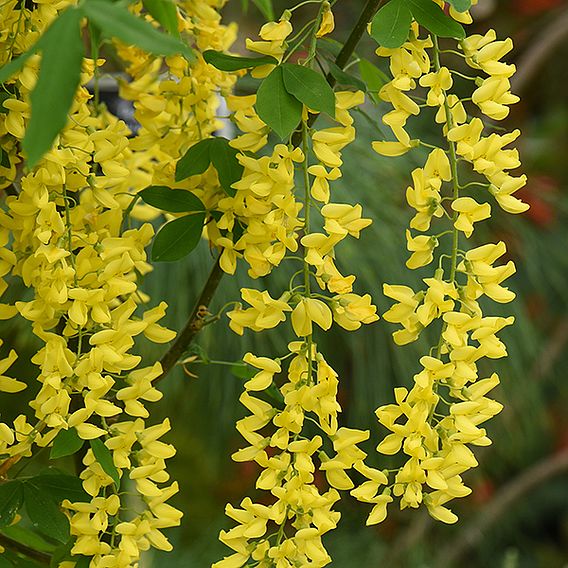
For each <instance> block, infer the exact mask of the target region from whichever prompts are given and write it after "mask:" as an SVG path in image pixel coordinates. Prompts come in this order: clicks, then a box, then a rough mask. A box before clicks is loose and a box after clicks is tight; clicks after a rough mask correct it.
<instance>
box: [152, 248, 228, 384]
mask: <svg viewBox="0 0 568 568" xmlns="http://www.w3.org/2000/svg"><path fill="white" fill-rule="evenodd" d="M222 278H223V270H222V269H221V267H220V266H219V259H217V260H216V262H215V264H214V265H213V267H212V268H211V272H210V273H209V276H208V278H207V281H206V282H205V285H204V286H203V290H201V294H199V297H198V298H197V300H196V302H195V304H194V306H193V309H192V311H191V314H190V315H189V318H188V320H187V323H186V324H185V326H184V328H183V329H182V330H181V331H180V332H179V334H178V336H177V338H176V340H175V342H174V344H173V345H172V346H171V347H170V348H169V349H168V350H167V351H166V353H165V354H164V356H163V357H162V359H161V360H160V363H161V364H162V375H161V376H160V377H158V379H156V382H157V381H161V380H162V379H164V378H165V377H166V375H167V374H168V373H169V372H170V371H171V370H172V369H173V368H174V366H175V364H176V363H177V362H178V361H179V359H180V358H181V356H182V355H183V354H184V353H185V351H186V350H187V348H188V347H189V346H190V345H191V342H192V341H193V339H194V338H195V336H196V335H197V334H198V333H199V332H200V331H201V329H202V328H203V324H204V321H203V318H202V317H201V316H200V313H201V311H202V309H203V307H204V306H205V307H207V306H209V304H210V303H211V300H212V299H213V296H214V295H215V292H216V291H217V288H218V287H219V284H220V283H221V279H222Z"/></svg>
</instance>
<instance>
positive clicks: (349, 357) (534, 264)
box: [1, 0, 568, 568]
mask: <svg viewBox="0 0 568 568" xmlns="http://www.w3.org/2000/svg"><path fill="white" fill-rule="evenodd" d="M295 3H296V2H275V12H276V14H277V16H278V15H279V14H280V13H281V11H282V10H283V9H285V8H287V7H290V6H292V5H294V4H295ZM246 4H247V3H242V2H241V1H240V0H231V2H229V4H228V6H227V8H226V10H225V17H226V20H227V21H231V20H234V21H237V22H238V23H239V27H240V34H239V36H240V38H241V39H240V40H239V41H241V42H242V41H243V40H242V38H244V37H246V36H250V37H254V36H255V35H256V33H257V30H258V27H259V26H260V25H261V24H262V22H263V19H262V15H261V14H260V12H259V11H258V10H257V9H256V8H255V5H254V3H253V2H252V1H251V2H250V3H248V7H247V5H246ZM363 4H364V2H363V0H349V1H347V0H339V1H338V2H337V5H336V7H335V8H334V12H335V14H336V26H337V28H336V32H335V34H334V36H333V37H335V38H336V39H337V40H339V41H342V40H344V39H345V38H346V37H347V35H348V34H349V31H350V29H351V27H352V26H353V25H354V23H355V22H356V20H357V18H358V15H359V12H360V10H361V8H362V6H363ZM245 8H246V13H245ZM310 9H313V8H310V7H309V6H308V7H307V8H306V10H305V11H304V12H302V14H305V17H309V15H310V12H309V10H310ZM298 27H299V26H298ZM472 28H473V30H475V31H478V32H479V33H485V32H486V31H487V29H489V28H494V29H495V30H496V31H497V35H498V37H500V38H503V37H506V36H511V37H512V38H513V41H514V44H515V49H514V51H513V53H512V54H510V56H509V61H510V62H514V63H515V64H516V65H517V68H518V73H517V76H516V78H515V81H514V86H513V92H515V93H517V94H519V95H520V96H521V99H522V101H521V102H520V103H519V104H517V105H515V106H514V107H513V108H512V112H511V115H510V116H509V118H508V119H506V120H505V121H504V122H503V123H500V126H503V127H504V128H506V129H507V130H512V129H514V128H520V129H521V131H522V134H523V136H522V138H520V139H519V141H517V144H518V146H519V149H520V153H521V159H522V161H523V171H524V172H526V173H527V175H528V177H529V183H528V185H527V187H526V188H525V189H524V190H522V192H523V194H522V198H523V199H524V200H525V201H527V202H529V203H530V204H531V209H530V210H529V211H528V212H527V213H526V214H524V215H522V216H517V217H513V216H511V215H507V214H504V213H502V212H501V211H500V210H499V209H498V207H497V206H494V207H493V208H492V209H493V213H494V215H493V217H492V219H491V221H490V223H485V224H482V225H480V226H479V229H477V230H476V232H475V233H474V237H473V239H474V240H475V239H478V241H479V243H480V244H482V243H485V242H489V241H493V242H496V241H497V240H504V241H505V242H506V243H507V245H508V249H509V255H510V257H511V258H512V259H513V260H514V261H515V263H516V265H517V274H516V275H515V276H514V277H513V278H512V279H511V281H510V283H509V286H510V287H511V288H512V289H513V290H515V291H516V292H517V294H518V297H517V300H516V301H515V302H514V303H513V304H512V305H505V306H501V305H496V304H491V306H490V307H489V308H488V310H487V311H488V313H491V314H494V315H514V316H515V317H516V323H515V325H514V326H512V327H508V328H506V329H505V330H504V331H503V332H502V333H501V337H502V339H503V340H504V341H505V343H506V344H507V346H508V350H509V357H508V358H507V359H505V360H501V361H490V366H489V365H488V366H487V367H486V368H483V369H482V374H485V373H486V372H487V373H489V372H490V371H491V370H493V369H495V370H496V371H497V372H498V373H499V374H500V377H501V386H500V387H499V389H496V391H494V394H495V398H497V399H498V400H499V401H500V402H502V403H503V404H504V405H505V409H504V411H503V412H502V413H501V414H500V415H498V416H497V417H496V418H494V419H493V420H492V421H491V422H490V423H489V426H488V429H489V432H490V434H489V435H490V437H491V438H492V439H493V445H492V446H490V447H487V448H480V449H481V450H482V451H478V452H477V455H478V459H479V462H480V466H479V467H478V468H476V469H475V470H473V471H471V472H470V473H469V474H468V475H467V477H466V483H467V484H468V485H470V486H471V487H472V488H473V494H472V495H470V496H469V497H467V498H465V499H459V500H456V501H454V502H453V510H454V511H455V512H456V513H457V514H458V515H459V516H460V522H459V523H458V524H457V525H454V526H446V525H443V524H441V523H437V522H435V521H432V520H431V519H430V518H429V517H428V515H427V514H425V513H424V512H423V511H418V512H417V511H409V510H405V511H402V512H399V511H397V510H396V508H395V507H393V508H392V509H391V514H390V515H389V517H388V518H387V520H386V521H385V522H384V523H382V524H380V525H378V526H376V527H371V528H368V527H365V519H366V515H367V514H368V512H369V511H368V507H367V506H365V505H364V504H361V503H357V502H355V500H353V499H352V498H350V496H349V495H345V496H344V498H343V499H342V501H341V504H340V510H341V513H342V522H341V523H340V526H339V528H338V529H337V530H336V531H333V532H332V533H330V534H329V535H328V536H327V537H326V539H325V542H326V546H327V548H328V550H329V552H330V554H331V556H332V558H333V564H332V565H333V566H335V567H337V568H350V567H355V566H357V567H358V566H361V567H365V568H379V567H385V566H388V567H402V568H406V567H408V568H419V567H424V568H426V567H431V568H445V567H451V566H458V565H460V566H464V567H472V568H473V567H475V568H478V567H479V568H482V567H488V568H493V567H499V568H501V567H503V568H517V567H519V568H521V567H522V568H525V567H526V568H540V567H542V568H561V567H564V566H568V412H567V410H566V409H567V408H568V383H567V380H566V376H565V375H566V373H567V371H568V254H567V248H568V191H567V184H568V100H567V92H568V71H567V65H566V62H567V61H568V3H567V2H566V1H565V0H509V1H492V0H480V6H479V7H478V9H477V14H476V23H475V24H474V25H473V26H472ZM469 33H473V31H472V30H471V28H470V31H469ZM235 49H236V50H237V51H238V50H239V49H240V47H239V46H237V47H236V48H235ZM357 53H358V55H359V56H360V57H365V58H368V59H371V60H372V61H373V62H374V63H376V64H378V65H379V66H383V67H382V68H383V70H385V71H386V66H385V65H384V64H385V62H384V61H378V59H377V58H376V57H375V56H374V55H373V45H372V42H371V41H370V40H364V41H363V42H362V43H361V45H360V47H359V48H358V50H357ZM354 69H356V67H355V68H354ZM247 88H248V87H247V84H246V83H243V84H242V85H241V86H240V89H242V92H246V91H247ZM458 88H459V87H458ZM384 112H385V108H383V107H382V106H381V105H379V106H378V107H377V106H376V105H374V104H373V103H372V102H369V103H368V104H367V106H366V107H365V114H367V115H368V116H364V115H363V114H361V115H358V117H357V123H356V126H357V129H358V132H359V136H358V139H357V141H356V142H355V143H354V144H353V145H352V146H350V147H348V148H347V149H346V150H345V152H344V162H345V166H344V169H343V174H344V175H343V178H342V179H341V180H340V181H339V182H335V185H334V188H333V189H332V191H333V195H334V197H333V199H334V200H335V201H343V202H349V203H356V202H358V203H361V204H362V205H363V208H364V212H365V216H366V217H371V218H372V219H373V220H374V223H373V225H372V226H371V227H370V228H369V229H367V230H366V231H364V232H363V233H362V237H361V240H359V241H357V240H354V239H351V240H348V241H347V242H344V243H342V244H341V248H340V249H339V250H338V258H339V266H340V269H342V271H343V272H344V273H355V274H356V275H357V282H356V287H355V291H356V292H358V293H360V294H363V293H367V292H369V293H371V295H372V296H373V298H374V301H375V303H376V304H377V305H378V308H379V312H380V313H383V312H384V311H385V310H386V309H388V307H389V305H390V301H388V299H386V298H384V297H383V295H382V291H381V290H382V284H383V283H384V282H387V283H396V284H407V285H409V286H413V287H417V286H419V283H420V280H421V278H423V277H424V276H425V275H426V274H428V271H429V269H428V267H427V268H426V270H425V271H424V272H421V271H410V270H408V269H406V267H405V266H404V262H405V260H406V256H405V254H403V253H405V250H406V243H405V239H404V231H405V228H406V227H407V225H408V221H409V219H410V217H411V210H410V209H409V208H408V206H407V205H406V202H405V198H404V195H405V190H406V187H407V185H408V183H409V180H410V172H411V170H412V169H413V168H415V167H417V166H419V165H421V164H422V163H423V159H424V155H421V154H420V152H412V153H410V154H408V155H406V156H403V157H401V158H395V159H392V158H381V157H380V156H377V155H376V154H375V153H374V152H372V150H371V148H370V142H371V141H372V140H376V139H383V138H384V136H383V134H382V132H381V125H380V116H381V115H382V114H383V113H384ZM369 117H370V119H369ZM431 123H432V122H431V118H429V116H428V115H427V113H423V118H422V120H418V121H416V122H414V123H413V126H412V128H413V129H414V131H415V132H418V133H420V132H423V133H424V136H425V137H430V139H432V133H431V127H430V124H431ZM475 244H476V243H475V242H474V243H473V244H472V246H475ZM342 259H347V261H342ZM212 262H213V258H212V257H211V254H210V252H209V250H208V248H207V246H206V245H205V243H202V246H201V247H200V248H199V249H198V250H197V251H195V252H194V253H192V255H190V257H189V258H188V259H187V260H185V261H183V262H179V263H173V264H162V265H157V266H156V269H155V271H154V272H153V273H152V274H150V275H149V276H147V277H146V281H145V282H144V289H145V291H146V292H148V293H149V294H150V295H151V297H152V298H153V302H154V303H157V302H158V301H159V300H161V299H164V300H166V301H167V302H168V304H170V306H171V308H170V310H169V314H168V322H167V323H168V324H169V325H170V326H171V327H173V328H175V329H180V328H181V327H182V326H183V324H184V323H185V319H186V317H187V315H188V314H189V313H190V310H191V307H192V305H193V303H194V301H195V299H196V297H197V295H198V293H199V290H200V288H201V286H202V284H203V282H204V281H205V279H206V276H207V273H208V271H209V269H210V266H211V264H212ZM277 272H278V274H274V275H271V276H270V277H269V278H265V279H262V280H261V281H257V282H256V283H255V282H251V281H250V279H249V278H248V277H247V275H246V267H245V266H244V265H241V266H240V268H239V271H238V274H237V277H235V278H226V279H225V280H224V281H223V283H222V284H221V287H220V289H219V292H218V294H217V296H216V298H215V299H214V302H213V303H212V305H211V307H210V308H211V311H212V312H213V313H215V312H216V311H217V310H219V309H220V308H221V306H223V305H224V304H225V303H226V302H229V301H234V300H238V299H239V288H240V287H242V286H248V287H251V286H252V287H256V286H258V287H262V288H263V289H268V290H269V291H270V292H271V293H272V295H273V296H274V295H279V294H280V292H281V290H282V289H284V288H287V282H288V277H289V275H287V274H282V273H283V272H285V270H282V271H280V270H279V271H277ZM10 293H11V294H13V296H14V297H18V296H20V295H21V294H22V293H23V291H22V290H21V289H17V288H13V289H12V290H11V292H10ZM2 323H3V326H2V330H1V332H2V337H11V338H13V341H14V344H15V345H14V348H15V349H16V350H17V351H18V353H19V354H20V359H19V360H18V362H17V363H16V365H15V367H16V372H17V373H23V374H24V376H25V374H26V373H28V374H29V373H32V376H33V371H31V370H30V369H29V367H28V366H29V357H27V356H26V354H30V356H31V354H32V353H33V352H34V350H35V348H36V345H35V344H33V343H30V334H29V333H28V332H27V330H26V328H25V325H24V324H21V322H17V321H13V322H2ZM392 331H393V326H391V325H390V324H388V323H386V322H384V321H383V320H381V321H379V322H377V323H375V324H373V325H371V326H366V327H364V328H362V329H361V330H359V331H357V332H350V333H347V332H344V331H342V330H339V331H338V330H334V331H333V332H331V333H325V334H323V333H322V334H320V335H319V336H318V337H317V341H318V344H319V346H320V349H321V351H322V352H323V353H324V354H325V355H326V358H327V359H328V361H329V362H330V364H331V365H332V366H333V367H334V368H335V369H336V370H337V371H338V372H339V375H340V377H341V392H340V400H341V404H342V406H343V409H344V412H343V414H342V423H343V424H344V425H348V426H350V427H360V428H370V429H371V430H372V432H373V434H372V439H373V440H375V442H374V443H370V444H369V445H368V447H366V448H365V449H366V450H367V451H368V452H369V453H370V455H371V456H374V455H375V454H376V452H375V451H374V445H376V441H377V440H378V438H379V436H380V435H382V434H383V433H382V432H379V431H378V428H377V426H376V421H375V418H374V410H375V408H376V407H378V406H380V405H382V404H386V403H389V402H391V401H392V398H393V395H392V389H393V387H395V386H399V385H409V384H410V383H411V381H412V376H413V375H414V374H415V373H416V372H417V370H418V359H419V357H420V356H421V355H423V354H425V353H426V352H427V350H428V348H429V346H430V344H431V343H432V338H431V337H430V338H429V337H427V336H423V337H422V338H421V340H420V341H419V342H417V343H414V344H411V345H409V346H406V347H397V346H396V345H395V344H394V343H393V341H392V338H391V333H392ZM291 336H292V335H291V332H290V330H289V329H287V328H286V326H281V327H280V328H279V329H278V330H277V331H276V332H270V333H262V335H259V336H256V335H255V334H253V333H252V332H247V333H245V335H244V337H243V338H240V337H238V336H236V335H235V334H233V333H232V332H231V331H229V329H228V327H227V321H226V318H223V319H222V320H221V321H220V322H219V323H217V324H215V325H212V326H209V327H208V328H206V329H205V331H204V332H203V333H202V334H201V335H200V336H199V337H198V340H197V342H196V343H197V344H196V345H195V346H194V347H193V351H194V352H195V353H196V354H197V355H199V356H200V357H201V358H202V359H210V360H217V361H223V362H229V363H230V362H236V361H239V360H240V359H241V358H242V356H243V354H244V353H246V352H247V351H249V350H251V351H253V352H255V353H257V354H262V355H266V356H271V355H274V356H276V355H278V354H281V353H283V352H284V351H285V346H286V344H287V342H288V339H289V338H290V337H291ZM141 349H142V352H143V354H144V356H145V358H146V359H147V360H148V361H152V360H155V359H157V358H159V357H160V356H161V354H162V351H161V350H160V349H159V348H157V347H156V346H152V345H143V346H142V347H141ZM191 371H192V372H193V373H194V374H195V375H197V376H196V377H190V376H188V375H186V374H185V373H184V372H183V371H182V369H181V368H177V369H176V370H175V371H174V372H172V373H171V375H170V376H169V378H168V379H167V380H166V381H164V382H163V383H162V388H163V390H164V391H165V397H164V399H163V401H162V402H161V403H160V404H159V405H157V407H159V409H158V410H157V415H156V417H155V418H156V420H159V419H160V418H162V417H165V416H169V417H170V418H171V420H172V424H173V430H172V432H171V433H170V435H169V441H170V442H172V443H174V444H175V446H176V447H177V449H178V453H177V456H176V457H175V458H173V459H172V460H170V466H169V469H170V472H171V474H172V477H173V478H174V479H177V480H178V481H179V482H180V485H181V491H180V493H179V495H177V496H176V498H174V499H173V500H172V501H173V504H174V505H176V506H177V507H178V508H180V509H182V510H183V511H185V517H184V521H183V526H182V527H180V528H179V529H176V530H171V531H169V533H168V534H169V536H170V537H171V540H172V541H173V542H174V545H175V549H174V550H175V551H174V552H172V553H169V554H167V555H166V554H164V555H162V554H157V553H156V554H154V555H152V556H147V557H146V558H145V559H144V562H143V563H142V566H143V567H144V568H151V567H154V566H160V565H162V566H167V567H168V568H182V567H183V568H194V567H195V568H203V567H206V566H209V565H210V564H211V563H212V562H213V561H215V560H217V559H220V558H221V557H223V556H224V555H225V554H228V549H226V548H225V547H224V546H223V545H222V544H220V543H219V542H218V541H217V535H218V532H219V530H220V529H221V528H227V527H229V526H231V523H230V521H228V520H227V519H226V518H225V516H224V513H223V510H224V506H225V504H226V503H227V502H231V503H233V504H235V505H237V504H238V502H240V500H241V499H242V498H243V497H244V496H245V495H250V496H251V497H254V489H253V487H254V481H255V479H256V475H257V473H258V472H257V470H256V468H255V466H254V465H251V464H235V463H233V462H232V461H231V460H230V454H231V453H232V452H233V451H234V450H236V449H238V448H239V447H241V443H242V442H241V439H240V436H239V435H238V434H237V432H236V430H235V428H234V423H235V420H236V419H238V418H239V417H241V416H242V415H243V411H242V409H241V408H240V407H239V404H238V402H237V398H238V396H239V394H240V393H241V391H242V384H243V380H242V379H241V378H239V377H237V376H235V375H234V374H233V373H232V372H231V367H230V365H220V364H208V365H205V364H200V365H193V366H191ZM6 400H7V399H6ZM10 404H13V397H12V398H11V399H10ZM13 410H14V412H19V411H24V410H25V406H24V402H22V404H21V408H14V409H13ZM372 462H373V458H371V463H372ZM388 463H389V460H388V459H386V458H385V457H382V458H380V460H379V461H376V458H375V463H374V465H378V466H380V467H388Z"/></svg>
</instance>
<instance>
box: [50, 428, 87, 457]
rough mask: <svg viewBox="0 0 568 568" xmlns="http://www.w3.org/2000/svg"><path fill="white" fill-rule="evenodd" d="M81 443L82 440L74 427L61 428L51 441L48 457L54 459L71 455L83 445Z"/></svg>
mask: <svg viewBox="0 0 568 568" xmlns="http://www.w3.org/2000/svg"><path fill="white" fill-rule="evenodd" d="M83 444H84V440H82V439H81V438H79V434H77V430H75V428H69V429H68V430H61V432H59V434H57V436H56V437H55V440H54V441H53V447H52V448H51V452H50V454H49V457H50V459H52V460H56V459H58V458H62V457H65V456H72V455H73V454H74V453H75V452H78V451H79V450H80V449H81V448H82V447H83Z"/></svg>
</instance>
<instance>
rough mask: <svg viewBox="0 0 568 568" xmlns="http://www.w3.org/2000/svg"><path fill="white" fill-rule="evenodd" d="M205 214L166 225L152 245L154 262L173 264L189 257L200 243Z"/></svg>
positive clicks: (187, 217)
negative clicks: (172, 262)
mask: <svg viewBox="0 0 568 568" xmlns="http://www.w3.org/2000/svg"><path fill="white" fill-rule="evenodd" d="M204 222H205V213H204V212H200V213H194V214H193V215H186V216H185V217H180V218H179V219H175V220H174V221H170V222H169V223H166V224H165V225H164V226H163V227H162V228H161V229H160V230H159V231H158V234H157V235H156V238H155V239H154V244H153V245H152V260H154V261H157V262H171V261H174V260H179V259H180V258H183V257H184V256H186V255H188V254H189V253H190V252H191V251H192V250H193V249H194V248H195V247H196V246H197V244H198V243H199V240H200V239H201V232H202V230H203V223H204Z"/></svg>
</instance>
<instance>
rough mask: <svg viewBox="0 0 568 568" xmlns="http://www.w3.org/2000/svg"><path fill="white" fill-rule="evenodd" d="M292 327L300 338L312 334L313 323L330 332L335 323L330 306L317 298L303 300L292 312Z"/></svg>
mask: <svg viewBox="0 0 568 568" xmlns="http://www.w3.org/2000/svg"><path fill="white" fill-rule="evenodd" d="M291 319H292V327H293V328H294V332H295V333H296V335H297V336H298V337H306V336H308V335H311V334H312V331H313V325H312V324H313V323H316V324H317V325H318V326H319V327H321V328H322V329H323V330H328V329H329V328H330V327H331V323H332V321H333V315H332V312H331V309H330V308H329V306H328V305H327V304H326V303H325V302H322V301H321V300H318V299H316V298H301V299H300V301H299V302H298V305H297V306H296V307H295V308H294V310H293V311H292V318H291Z"/></svg>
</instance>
